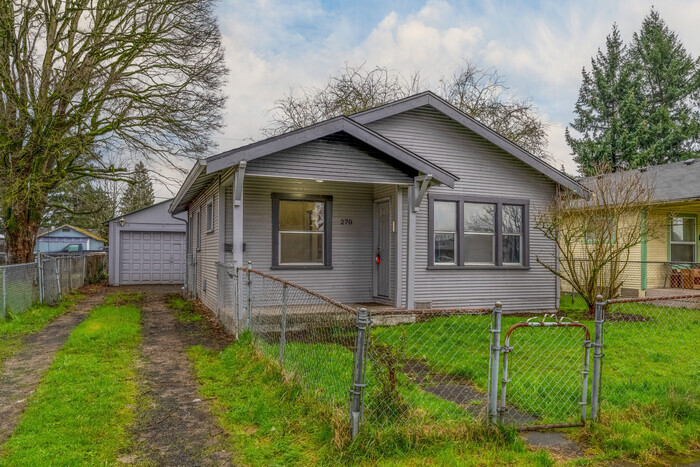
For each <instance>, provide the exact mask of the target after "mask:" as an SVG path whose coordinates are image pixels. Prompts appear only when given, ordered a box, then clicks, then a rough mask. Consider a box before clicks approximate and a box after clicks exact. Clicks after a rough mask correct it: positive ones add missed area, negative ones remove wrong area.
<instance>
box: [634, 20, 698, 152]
mask: <svg viewBox="0 0 700 467" xmlns="http://www.w3.org/2000/svg"><path fill="white" fill-rule="evenodd" d="M631 63H632V64H633V66H634V69H635V70H634V71H635V74H636V75H637V77H638V79H639V82H640V85H641V92H642V94H643V96H644V107H643V111H642V117H643V119H644V125H643V126H642V127H641V128H640V129H639V145H640V154H639V160H638V161H637V164H636V165H657V164H663V163H666V162H674V161H680V160H684V159H687V158H691V157H693V153H694V152H695V153H697V151H698V150H699V149H700V118H699V112H700V60H698V59H693V57H692V56H691V55H690V54H689V53H688V52H687V51H686V49H685V47H683V44H682V43H681V42H680V40H679V39H678V36H677V35H676V33H674V32H673V31H671V30H670V29H669V28H668V26H667V25H666V23H665V22H664V21H663V19H662V18H661V16H660V15H659V13H658V12H657V11H654V10H652V11H651V13H649V15H647V17H646V18H644V21H643V22H642V28H641V30H640V31H639V33H635V34H634V39H633V44H632V48H631Z"/></svg>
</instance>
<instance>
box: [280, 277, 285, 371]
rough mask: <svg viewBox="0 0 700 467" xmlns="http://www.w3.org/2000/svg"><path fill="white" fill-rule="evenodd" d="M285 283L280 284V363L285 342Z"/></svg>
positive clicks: (281, 362)
mask: <svg viewBox="0 0 700 467" xmlns="http://www.w3.org/2000/svg"><path fill="white" fill-rule="evenodd" d="M286 334H287V284H282V320H281V322H280V365H282V364H283V363H284V346H285V344H286V343H287V336H286Z"/></svg>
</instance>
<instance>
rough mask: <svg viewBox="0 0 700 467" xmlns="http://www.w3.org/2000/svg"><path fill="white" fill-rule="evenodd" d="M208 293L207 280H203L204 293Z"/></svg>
mask: <svg viewBox="0 0 700 467" xmlns="http://www.w3.org/2000/svg"><path fill="white" fill-rule="evenodd" d="M206 291H207V279H206V278H204V279H202V292H206Z"/></svg>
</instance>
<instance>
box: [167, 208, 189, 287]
mask: <svg viewBox="0 0 700 467" xmlns="http://www.w3.org/2000/svg"><path fill="white" fill-rule="evenodd" d="M188 212H189V211H188ZM170 217H172V218H173V219H175V220H176V221H180V222H184V223H185V285H183V286H182V292H183V296H184V294H185V293H187V290H188V287H189V284H188V283H187V281H188V279H189V278H190V271H189V269H190V243H191V242H190V223H189V222H188V221H187V219H188V217H189V216H185V218H184V219H180V218H179V217H175V214H173V213H172V212H171V213H170Z"/></svg>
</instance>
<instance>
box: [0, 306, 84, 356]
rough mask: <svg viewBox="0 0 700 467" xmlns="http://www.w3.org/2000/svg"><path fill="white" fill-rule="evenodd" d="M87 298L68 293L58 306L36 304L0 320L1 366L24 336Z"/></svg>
mask: <svg viewBox="0 0 700 467" xmlns="http://www.w3.org/2000/svg"><path fill="white" fill-rule="evenodd" d="M83 298H85V297H84V296H83V295H79V294H77V293H73V294H66V295H65V296H64V299H63V301H62V302H61V303H59V304H58V305H56V306H48V305H36V306H33V307H31V308H30V309H29V310H27V311H26V312H24V313H21V314H9V315H8V319H7V320H0V368H1V367H2V362H3V361H4V360H5V359H7V358H8V357H10V356H12V355H13V354H15V353H16V352H17V351H18V350H19V349H20V348H21V347H22V338H24V337H25V336H27V335H29V334H33V333H35V332H38V331H40V330H42V329H43V328H44V327H45V326H46V325H47V324H48V323H49V322H50V321H51V320H53V319H54V318H56V317H58V316H60V315H62V314H64V313H66V312H67V311H69V310H70V307H71V306H72V305H74V304H75V303H76V302H78V301H79V300H82V299H83Z"/></svg>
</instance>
